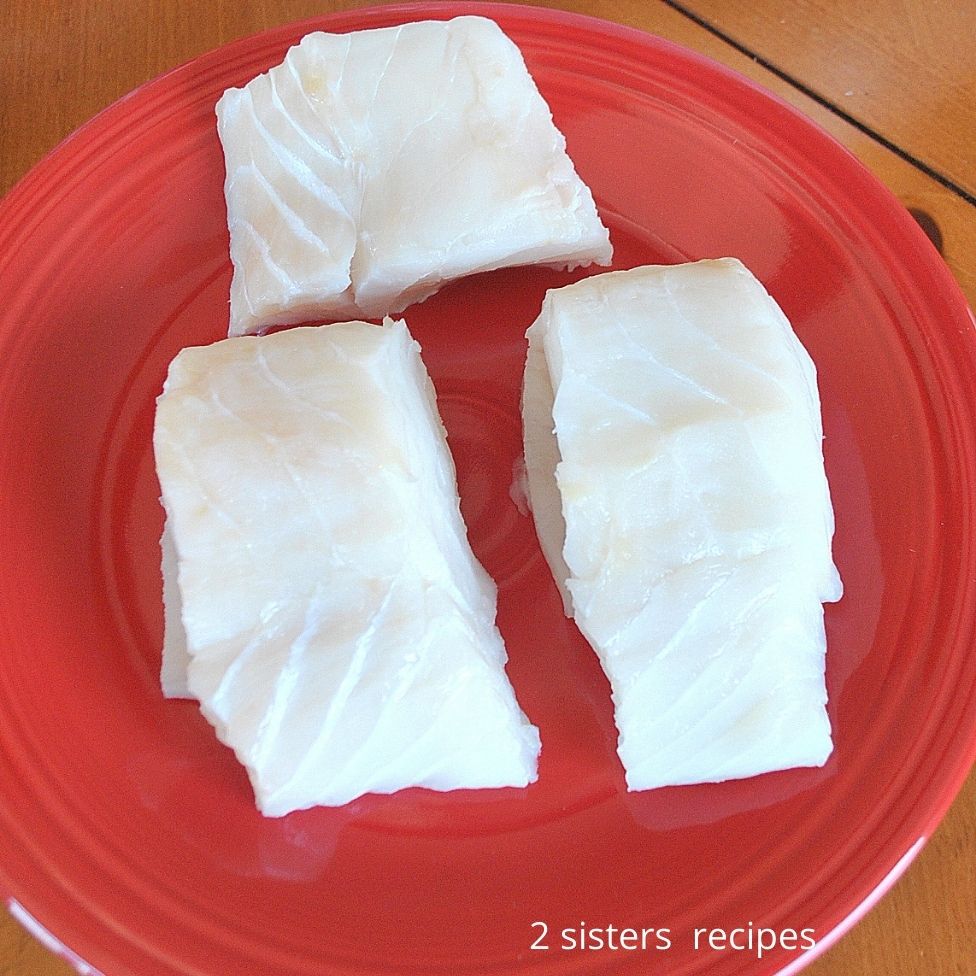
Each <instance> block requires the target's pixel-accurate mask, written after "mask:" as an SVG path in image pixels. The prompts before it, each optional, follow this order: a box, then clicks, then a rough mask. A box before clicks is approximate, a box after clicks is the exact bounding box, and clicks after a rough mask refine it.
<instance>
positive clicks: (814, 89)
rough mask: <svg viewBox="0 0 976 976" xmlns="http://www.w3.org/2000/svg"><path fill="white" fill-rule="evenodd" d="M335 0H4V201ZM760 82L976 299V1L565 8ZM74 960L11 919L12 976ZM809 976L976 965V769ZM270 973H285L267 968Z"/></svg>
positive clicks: (50, 974)
mask: <svg viewBox="0 0 976 976" xmlns="http://www.w3.org/2000/svg"><path fill="white" fill-rule="evenodd" d="M365 5H366V4H363V3H342V2H323V0H317V2H312V0H263V2H260V3H257V2H255V3H241V2H240V0H194V2H192V3H190V2H187V0H182V2H180V0H99V2H97V3H95V2H91V3H83V2H78V0H47V2H46V3H39V2H38V0H2V3H0V51H2V53H0V193H3V192H6V190H8V189H9V188H10V187H11V186H12V185H13V183H14V182H15V181H16V180H17V179H18V178H19V177H20V176H22V175H23V174H24V173H25V172H26V171H27V170H28V169H29V168H30V167H31V166H32V165H33V164H34V163H36V162H37V160H38V159H39V158H40V157H41V156H42V155H43V154H44V153H45V152H46V151H47V150H49V149H51V148H52V147H53V146H54V145H56V144H57V142H58V141H59V140H60V139H62V138H63V137H64V136H66V135H67V134H68V133H69V132H71V131H72V130H73V129H75V128H76V127H77V126H79V125H80V124H81V123H83V122H84V121H85V120H86V119H88V118H89V117H90V116H92V115H94V114H95V113H96V112H97V111H98V110H99V109H101V108H103V107H104V106H106V105H108V104H109V103H110V102H112V101H114V100H115V99H116V98H118V97H119V96H121V95H123V94H125V93H126V92H127V91H129V90H130V89H132V88H134V87H135V86H136V85H138V84H140V83H141V82H143V81H146V80H147V79H149V78H152V77H153V76H155V75H156V74H159V73H160V72H162V71H164V70H166V69H168V68H171V67H173V66H175V65H177V64H180V63H181V62H183V61H186V60H188V59H190V58H192V57H194V56H196V55H198V54H201V53H203V52H204V51H207V50H209V49H211V48H214V47H217V46H219V45H221V44H223V43H225V42H227V41H230V40H232V39H234V38H237V37H242V36H245V35H247V34H251V33H254V32H256V31H259V30H263V29H264V28H267V27H271V26H274V25H276V24H281V23H286V22H288V21H291V20H298V19H301V18H304V17H310V16H313V15H315V14H320V13H325V12H328V11H330V10H336V9H342V8H348V7H356V6H365ZM543 5H544V6H551V7H562V8H566V9H571V10H577V11H579V12H582V13H586V14H591V15H594V16H598V17H603V18H606V19H608V20H615V21H619V22H620V23H623V24H628V25H630V26H633V27H639V28H642V29H644V30H648V31H651V32H654V33H657V34H660V35H662V36H664V37H667V38H670V39H671V40H674V41H677V42H679V43H681V44H684V45H685V46H687V47H690V48H693V49H695V50H697V51H700V52H702V53H704V54H707V55H708V56H710V57H712V58H714V59H715V60H717V61H721V62H723V63H725V64H727V65H729V66H731V67H733V68H735V69H736V70H738V71H740V72H742V73H743V74H746V75H748V76H749V77H750V78H752V79H754V80H755V81H758V82H759V83H760V84H762V85H764V86H765V87H767V88H769V89H771V90H773V91H774V92H776V93H778V94H779V95H781V96H782V97H784V98H785V99H786V100H788V101H789V102H791V103H792V104H793V105H795V106H797V107H798V108H799V109H801V110H802V111H803V112H805V113H806V114H808V115H809V116H811V117H812V118H813V119H815V120H816V121H817V122H818V123H820V124H821V125H822V126H823V127H825V128H826V129H827V130H828V131H830V132H831V133H832V134H833V135H834V136H835V137H836V138H837V139H839V140H840V141H841V142H842V143H844V144H845V145H846V146H847V147H848V148H850V149H851V150H852V151H853V152H854V153H855V154H856V155H857V156H859V157H860V158H861V159H862V160H863V161H864V162H865V163H866V164H867V165H868V166H869V167H870V168H871V169H872V170H873V171H874V172H875V173H876V174H877V176H878V177H879V178H880V179H881V180H882V181H883V182H884V183H886V184H887V185H888V186H889V187H890V188H891V189H892V190H893V191H894V192H895V193H896V194H897V195H898V196H899V197H900V198H901V199H902V200H903V201H904V203H905V204H906V206H908V207H909V208H910V209H912V210H913V212H915V213H916V214H917V216H918V218H919V219H920V221H921V222H922V223H923V224H924V225H925V226H926V227H927V228H928V229H929V231H930V232H931V233H930V236H934V237H935V238H937V239H938V240H940V241H941V247H942V251H943V254H944V256H945V259H946V261H947V263H948V264H949V267H950V268H951V269H952V271H953V273H954V274H955V275H956V278H957V279H958V281H959V282H960V284H961V285H962V287H963V290H964V291H965V293H966V295H967V296H968V298H969V301H970V304H971V305H973V306H976V5H974V4H971V3H964V2H959V3H949V2H943V3H934V2H933V3H930V2H928V0H859V2H858V3H856V4H849V3H847V2H846V0H794V2H792V3H791V2H788V0H752V2H750V3H748V4H743V3H737V2H733V0H686V2H681V3H678V2H671V0H575V2H573V0H565V2H548V3H543ZM70 972H71V970H70V969H69V967H68V966H67V965H66V964H65V963H64V962H63V961H61V960H60V959H58V958H56V957H55V956H53V955H52V954H50V953H49V952H48V950H46V949H45V948H44V947H43V946H42V945H40V944H39V943H38V942H36V941H35V940H34V939H33V938H31V937H30V936H28V935H27V934H26V933H25V932H24V931H23V930H22V929H21V928H20V926H19V925H17V924H16V923H15V922H14V921H13V920H12V919H9V918H8V917H6V916H5V915H0V976H55V974H67V973H70ZM806 972H808V973H809V974H810V976H854V974H857V976H882V974H883V976H967V974H972V973H976V775H971V776H970V778H969V780H968V782H967V784H966V786H965V787H964V789H963V791H962V793H961V794H960V796H959V798H958V799H957V800H956V802H955V804H954V806H953V807H952V809H951V810H950V812H949V815H948V817H947V818H946V820H945V821H944V822H943V824H942V826H941V827H940V828H939V830H938V831H937V832H936V834H935V836H934V837H933V838H932V840H931V841H930V842H929V844H928V846H927V847H926V848H925V849H924V850H923V852H922V853H921V855H920V856H919V857H918V859H917V861H916V862H915V864H914V865H913V866H912V867H911V868H910V869H909V871H908V873H907V875H906V876H905V877H904V878H903V879H902V881H900V882H899V884H898V885H896V887H895V889H894V890H893V891H892V892H891V893H890V894H889V895H888V896H887V897H886V898H885V899H884V900H883V901H882V902H881V904H880V905H878V907H877V908H875V909H874V910H873V911H872V912H871V913H870V914H869V915H868V916H867V918H866V919H865V920H864V921H862V922H861V923H860V924H859V925H858V926H857V927H856V928H855V929H854V931H853V932H851V933H850V934H849V935H848V936H846V937H845V938H844V939H842V940H841V942H840V943H839V944H838V945H836V946H835V947H834V948H832V949H831V950H830V951H829V952H828V953H827V954H826V955H825V956H824V957H822V958H821V959H819V960H817V961H816V962H815V963H814V964H813V965H812V966H810V967H809V969H808V970H806ZM269 976H272V974H269Z"/></svg>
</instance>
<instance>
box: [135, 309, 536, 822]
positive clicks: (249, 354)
mask: <svg viewBox="0 0 976 976" xmlns="http://www.w3.org/2000/svg"><path fill="white" fill-rule="evenodd" d="M154 447H155V452H156V463H157V471H158V474H159V479H160V484H161V487H162V499H163V503H164V507H165V509H166V513H167V526H166V532H165V534H164V535H165V537H164V540H163V542H164V571H165V572H166V574H167V579H166V580H164V588H165V591H166V593H167V594H168V595H169V597H170V600H168V601H167V602H168V604H170V603H172V601H173V599H178V601H179V605H178V606H176V607H175V608H174V607H172V606H169V605H168V607H167V611H168V613H167V616H168V620H167V624H168V626H167V647H166V653H165V659H164V663H163V669H162V674H163V679H164V682H166V683H167V685H168V690H169V692H170V693H171V694H172V693H174V692H175V693H182V692H185V691H188V692H189V694H191V695H192V696H193V697H195V698H197V699H198V700H199V702H200V706H201V709H202V711H203V713H204V714H205V715H206V717H207V718H208V719H209V721H210V722H211V723H212V724H213V725H214V727H215V729H216V731H217V734H218V736H219V738H220V739H221V740H222V741H224V742H225V743H226V744H227V745H229V746H231V748H233V750H234V751H235V753H236V754H237V756H238V758H239V759H240V761H241V762H242V763H243V764H244V765H245V766H246V768H247V770H248V773H249V775H250V778H251V782H252V784H253V786H254V791H255V795H256V798H257V803H258V806H259V808H260V809H261V810H262V812H263V813H265V814H266V815H269V816H281V815H284V814H286V813H288V812H289V811H292V810H296V809H302V808H305V807H309V806H313V805H338V804H342V803H345V802H347V801H349V800H352V799H353V798H355V797H357V796H359V795H361V794H364V793H367V792H376V793H390V792H393V791H395V790H398V789H401V788H403V787H408V786H425V787H429V788H431V789H435V790H451V789H458V788H480V787H500V786H525V785H526V784H527V783H529V782H531V781H533V780H535V778H536V763H537V757H538V753H539V735H538V731H537V730H536V729H535V727H534V726H532V725H530V724H529V722H528V719H527V718H526V717H525V715H524V714H523V713H522V712H521V710H520V709H519V707H518V704H517V702H516V699H515V695H514V692H513V690H512V687H511V685H510V683H509V681H508V678H507V676H506V673H505V663H506V652H505V647H504V644H503V643H502V638H501V635H500V634H499V632H498V629H497V627H496V626H495V611H496V603H495V596H496V591H495V587H494V584H493V583H492V582H491V580H490V578H489V577H488V576H487V574H486V573H485V571H484V569H483V568H482V567H481V565H480V564H479V563H478V562H477V561H476V559H475V557H474V555H473V554H472V552H471V549H470V547H469V544H468V541H467V536H466V533H465V528H464V523H463V522H462V519H461V514H460V510H459V503H458V496H457V488H456V484H455V474H454V465H453V461H452V459H451V456H450V452H449V451H448V447H447V441H446V438H445V434H444V429H443V426H442V424H441V422H440V418H439V416H438V414H437V409H436V405H435V400H434V392H433V387H432V385H431V383H430V380H429V378H428V376H427V373H426V370H425V369H424V366H423V363H422V361H421V359H420V355H419V346H418V345H417V343H416V342H414V341H413V339H412V338H411V337H410V335H409V333H408V331H407V328H406V326H405V325H404V323H402V322H393V321H387V322H386V323H385V324H384V325H383V326H376V325H370V324H368V323H364V322H349V323H342V324H339V325H332V326H326V327H318V328H299V329H292V330H288V331H285V332H279V333H276V334H273V335H268V336H264V337H260V338H254V337H246V338H233V339H226V340H224V341H222V342H217V343H215V344H213V345H210V346H204V347H199V348H190V349H185V350H183V351H182V352H181V353H180V354H179V355H178V356H177V357H176V359H175V360H174V361H173V363H172V364H171V366H170V370H169V374H168V377H167V380H166V384H165V387H164V391H163V393H162V395H161V397H160V398H159V401H158V407H157V413H156V424H155V431H154ZM174 572H175V573H176V574H177V578H176V579H174V578H173V574H174ZM184 682H185V687H184Z"/></svg>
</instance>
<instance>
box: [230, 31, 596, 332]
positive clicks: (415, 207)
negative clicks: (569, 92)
mask: <svg viewBox="0 0 976 976" xmlns="http://www.w3.org/2000/svg"><path fill="white" fill-rule="evenodd" d="M217 128H218V132H219V135H220V140H221V143H222V145H223V149H224V157H225V162H226V170H227V176H226V182H225V186H224V189H225V196H226V199H227V215H228V224H229V227H230V252H231V259H232V262H233V265H234V277H233V281H232V284H231V295H230V334H231V335H241V334H244V333H252V332H258V331H260V330H262V329H264V328H266V327H268V326H271V325H274V324H278V323H291V322H300V321H308V320H310V319H313V318H316V319H328V318H333V319H334V318H342V317H350V316H354V315H361V316H365V317H367V318H374V317H376V318H378V317H381V316H383V315H386V314H389V313H392V312H398V311H400V310H402V309H404V308H406V306H407V305H409V304H411V303H413V302H416V301H420V300H422V299H424V298H426V297H427V296H429V295H431V294H432V293H433V292H435V291H436V290H437V289H438V288H439V287H440V285H441V284H442V283H444V282H445V281H448V280H450V279H452V278H456V277H459V276H462V275H467V274H471V273H473V272H477V271H488V270H492V269H495V268H500V267H506V266H510V265H519V264H550V265H554V266H560V267H566V266H568V267H573V266H578V265H584V264H590V263H592V262H597V263H599V264H604V265H606V264H609V263H610V258H611V254H612V251H611V247H610V241H609V236H608V233H607V230H606V228H605V227H604V226H603V224H602V223H601V222H600V218H599V217H598V215H597V212H596V207H595V205H594V203H593V198H592V195H591V194H590V191H589V190H588V189H587V187H586V186H585V185H584V184H583V182H582V181H581V180H580V178H579V177H578V176H577V175H576V171H575V170H574V168H573V164H572V162H571V161H570V159H569V157H568V156H567V155H566V148H565V146H566V143H565V139H564V138H563V136H562V135H561V133H560V132H559V131H558V130H557V129H556V127H555V126H554V125H553V122H552V117H551V115H550V113H549V109H548V107H547V105H546V103H545V102H544V101H543V99H542V96H541V95H540V94H539V92H538V90H537V89H536V87H535V84H534V82H533V81H532V78H531V77H530V76H529V73H528V71H527V70H526V68H525V64H524V62H523V60H522V56H521V54H520V53H519V50H518V48H517V47H516V46H515V45H514V44H513V43H512V42H511V41H510V40H509V39H508V38H507V37H506V36H505V35H504V34H503V33H502V31H501V29H500V28H499V27H498V25H497V24H495V23H494V22H493V21H491V20H486V19H484V18H481V17H458V18H456V19H454V20H450V21H424V22H419V23H411V24H405V25H403V26H402V27H389V28H381V29H376V30H366V31H359V32H355V33H350V34H326V33H321V32H318V33H313V34H309V35H307V36H306V37H305V38H303V39H302V41H301V43H299V44H298V45H296V46H295V47H293V48H291V49H290V50H289V52H288V54H287V56H286V57H285V60H284V62H283V63H282V64H280V65H278V66H276V67H274V68H272V69H271V70H270V71H268V72H267V73H266V74H263V75H260V76H258V77H257V78H255V79H253V80H252V81H251V82H249V83H248V84H247V85H245V86H244V87H243V88H240V89H238V88H231V89H229V90H228V91H226V92H225V93H224V95H223V97H222V98H221V99H220V101H219V102H218V104H217Z"/></svg>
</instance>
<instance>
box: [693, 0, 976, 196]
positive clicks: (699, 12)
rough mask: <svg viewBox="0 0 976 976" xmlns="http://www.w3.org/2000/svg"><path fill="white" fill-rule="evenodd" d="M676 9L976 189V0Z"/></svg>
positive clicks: (704, 1)
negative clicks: (970, 0) (703, 23)
mask: <svg viewBox="0 0 976 976" xmlns="http://www.w3.org/2000/svg"><path fill="white" fill-rule="evenodd" d="M675 6H677V7H680V8H681V9H683V10H685V11H687V12H688V13H690V14H692V15H694V16H697V17H699V18H701V20H702V21H703V22H705V23H706V24H708V25H709V26H710V27H712V28H714V29H715V30H717V31H719V32H720V33H721V34H722V35H724V36H725V37H727V38H728V39H729V40H734V41H735V42H737V43H738V44H741V45H742V46H743V47H745V48H747V49H748V50H749V51H751V52H753V53H755V54H756V55H757V56H759V57H761V58H762V59H763V60H764V61H765V62H766V63H767V64H770V65H772V66H774V67H775V68H777V69H778V70H781V71H783V72H784V73H785V74H788V75H789V76H790V77H792V78H794V79H796V80H797V81H798V82H799V83H801V84H803V85H805V86H807V87H808V88H809V90H810V91H812V92H815V93H816V94H817V96H818V97H821V98H823V99H824V100H826V101H827V102H829V103H830V104H831V105H832V106H834V108H835V110H837V111H841V112H844V113H845V114H847V115H849V116H850V117H852V118H854V119H856V120H857V121H858V123H860V124H862V125H864V126H866V127H867V128H868V129H870V130H871V131H872V132H874V133H876V134H877V135H878V136H880V137H882V138H884V139H887V140H890V141H891V142H892V143H893V144H894V145H896V146H898V147H899V149H901V150H903V151H904V152H906V153H908V154H910V155H911V156H912V157H913V158H915V159H916V160H919V161H920V162H922V163H924V164H926V165H927V166H929V167H931V168H932V169H933V170H934V171H935V172H937V173H939V174H941V175H942V176H945V177H947V178H948V179H950V180H952V181H953V182H954V183H955V184H956V185H957V186H959V187H963V188H965V190H966V191H967V192H968V193H969V194H971V195H976V116H974V114H973V108H974V106H976V57H974V45H976V42H974V38H976V4H974V3H971V2H968V0H961V2H960V0H926V2H920V0H856V2H854V3H844V2H837V0H795V2H793V3H784V2H783V0H750V2H749V3H731V2H729V0H677V2H676V3H675Z"/></svg>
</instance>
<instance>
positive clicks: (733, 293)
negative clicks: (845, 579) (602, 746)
mask: <svg viewBox="0 0 976 976" xmlns="http://www.w3.org/2000/svg"><path fill="white" fill-rule="evenodd" d="M528 337H529V354H528V362H527V367H526V372H525V382H524V393H523V415H524V423H525V453H526V467H527V475H528V483H529V498H530V501H531V505H532V509H533V514H534V517H535V520H536V526H537V532H538V534H539V537H540V542H541V545H542V548H543V551H544V553H545V555H546V557H547V561H548V562H549V564H550V567H551V569H552V572H553V575H554V577H555V579H556V582H557V584H558V585H559V587H560V590H561V592H562V595H563V598H564V602H565V605H566V608H567V613H568V614H571V615H573V616H575V619H576V621H577V623H578V625H579V627H580V629H581V630H582V632H583V633H584V635H585V636H586V637H587V638H588V640H589V641H590V643H591V644H592V646H593V647H594V649H595V650H596V652H597V654H598V655H599V657H600V660H601V663H602V665H603V668H604V670H605V671H606V673H607V676H608V678H609V679H610V684H611V688H612V693H613V700H614V705H615V719H616V723H617V727H618V729H619V733H620V735H619V741H618V751H619V754H620V757H621V760H622V762H623V765H624V768H625V770H626V777H627V784H628V787H629V788H630V789H632V790H644V789H651V788H654V787H659V786H669V785H678V784H685V783H698V782H716V781H721V780H726V779H734V778H740V777H747V776H752V775H755V774H758V773H763V772H768V771H771V770H777V769H785V768H789V767H793V766H821V765H823V763H824V762H825V761H826V760H827V757H828V756H829V755H830V753H831V750H832V742H831V733H830V724H829V720H828V716H827V711H826V707H825V706H826V700H827V694H826V688H825V680H824V672H825V653H826V638H825V632H824V621H823V606H822V603H823V602H825V601H834V600H838V599H840V596H841V583H840V577H839V575H838V573H837V570H836V568H835V566H834V563H833V560H832V556H831V540H832V536H833V530H834V519H833V510H832V508H831V504H830V496H829V493H828V486H827V481H826V477H825V473H824V464H823V451H822V440H823V429H822V422H821V416H820V401H819V396H818V392H817V382H816V373H815V370H814V365H813V362H812V361H811V359H810V357H809V356H808V355H807V353H806V351H805V350H804V348H803V347H802V346H801V344H800V342H799V340H798V339H797V338H796V336H795V334H794V332H793V330H792V328H791V327H790V324H789V322H788V321H787V319H786V316H785V315H784V314H783V312H782V311H781V310H780V308H779V306H778V305H777V304H776V303H775V302H774V301H773V299H772V298H771V297H770V296H769V295H768V294H767V293H766V291H765V290H764V289H763V287H762V285H761V284H760V283H759V282H758V281H757V280H756V279H755V278H754V277H753V276H752V274H751V273H750V272H749V271H748V270H747V269H746V268H745V267H744V266H743V265H742V264H741V263H740V262H739V261H737V260H734V259H720V260H714V261H700V262H697V263H691V264H686V265H678V266H673V267H658V266H655V267H644V268H636V269H634V270H631V271H620V272H611V273H607V274H600V275H596V276H593V277H590V278H586V279H584V280H583V281H580V282H578V283H577V284H573V285H569V286H567V287H564V288H559V289H554V290H551V291H550V292H549V293H548V294H547V296H546V299H545V302H544V304H543V309H542V313H541V315H540V316H539V318H538V320H537V321H536V322H535V324H534V325H533V326H532V327H531V328H530V329H529V332H528Z"/></svg>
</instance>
